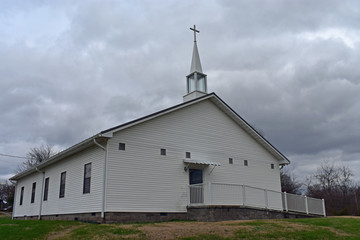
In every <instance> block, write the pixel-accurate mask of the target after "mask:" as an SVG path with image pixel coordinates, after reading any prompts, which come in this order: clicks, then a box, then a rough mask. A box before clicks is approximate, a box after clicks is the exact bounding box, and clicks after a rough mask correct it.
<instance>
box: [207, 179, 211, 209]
mask: <svg viewBox="0 0 360 240" xmlns="http://www.w3.org/2000/svg"><path fill="white" fill-rule="evenodd" d="M208 188H209V189H208V197H209V200H208V201H207V202H209V205H211V204H212V189H211V182H209V183H208Z"/></svg>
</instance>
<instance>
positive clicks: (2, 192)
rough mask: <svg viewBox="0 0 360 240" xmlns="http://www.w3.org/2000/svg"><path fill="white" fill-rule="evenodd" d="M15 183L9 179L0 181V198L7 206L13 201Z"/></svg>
mask: <svg viewBox="0 0 360 240" xmlns="http://www.w3.org/2000/svg"><path fill="white" fill-rule="evenodd" d="M14 192H15V185H14V184H13V183H11V182H9V181H5V182H3V183H0V200H3V201H5V202H6V203H7V204H6V205H7V206H12V204H13V202H14Z"/></svg>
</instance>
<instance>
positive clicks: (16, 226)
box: [0, 217, 79, 239]
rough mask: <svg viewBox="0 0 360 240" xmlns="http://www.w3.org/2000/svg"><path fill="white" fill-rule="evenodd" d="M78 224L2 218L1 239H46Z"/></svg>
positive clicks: (0, 219)
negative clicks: (51, 234)
mask: <svg viewBox="0 0 360 240" xmlns="http://www.w3.org/2000/svg"><path fill="white" fill-rule="evenodd" d="M78 224H79V223H78V222H70V221H36V220H31V221H30V220H29V221H25V220H11V218H9V217H2V218H0V239H44V238H45V237H46V236H47V235H48V234H49V233H51V232H60V231H63V230H65V229H67V228H69V227H71V226H74V225H75V226H76V225H78Z"/></svg>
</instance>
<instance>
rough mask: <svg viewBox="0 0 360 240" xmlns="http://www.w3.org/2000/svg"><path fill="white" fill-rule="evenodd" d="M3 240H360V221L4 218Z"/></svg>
mask: <svg viewBox="0 0 360 240" xmlns="http://www.w3.org/2000/svg"><path fill="white" fill-rule="evenodd" d="M0 239H187V240H193V239H211V240H212V239H360V218H358V217H329V218H312V219H282V220H249V221H224V222H210V223H209V222H206V223H205V222H186V221H184V222H182V221H180V222H161V223H160V222H158V223H142V224H140V223H134V224H90V223H81V222H73V221H45V220H41V221H37V220H11V219H10V218H9V217H0Z"/></svg>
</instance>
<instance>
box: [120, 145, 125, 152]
mask: <svg viewBox="0 0 360 240" xmlns="http://www.w3.org/2000/svg"><path fill="white" fill-rule="evenodd" d="M119 150H122V151H125V143H119Z"/></svg>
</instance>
